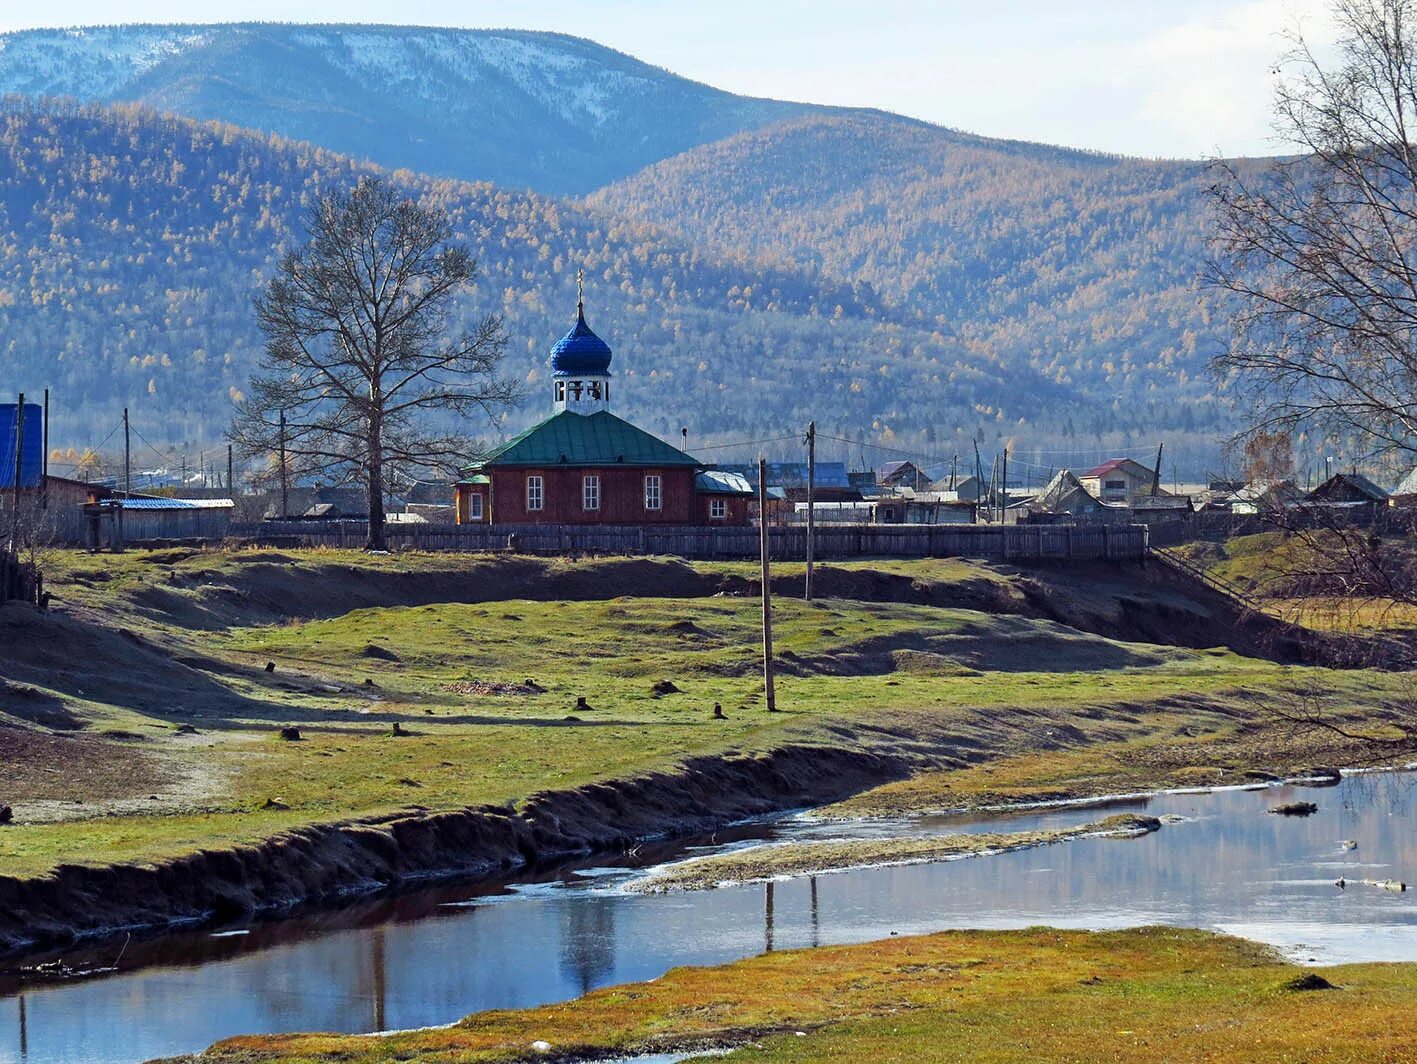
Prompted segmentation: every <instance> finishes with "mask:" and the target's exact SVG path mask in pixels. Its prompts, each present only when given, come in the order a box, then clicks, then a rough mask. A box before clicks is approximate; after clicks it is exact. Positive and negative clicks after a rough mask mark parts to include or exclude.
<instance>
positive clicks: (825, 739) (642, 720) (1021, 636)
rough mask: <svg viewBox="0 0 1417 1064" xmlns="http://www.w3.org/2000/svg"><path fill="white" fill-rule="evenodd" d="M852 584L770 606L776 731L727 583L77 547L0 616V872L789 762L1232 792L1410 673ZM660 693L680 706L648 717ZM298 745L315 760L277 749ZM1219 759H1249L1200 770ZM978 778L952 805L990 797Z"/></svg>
mask: <svg viewBox="0 0 1417 1064" xmlns="http://www.w3.org/2000/svg"><path fill="white" fill-rule="evenodd" d="M840 572H841V574H843V575H841V576H840V577H839V578H833V579H837V580H838V590H839V591H841V592H843V593H844V594H843V597H839V598H830V599H825V600H822V601H818V602H816V603H813V604H810V605H809V604H805V603H803V602H801V601H800V600H792V599H783V600H780V601H779V603H778V607H779V608H778V610H777V625H778V628H777V646H778V648H779V653H778V661H779V667H780V669H781V673H782V675H781V680H780V688H779V705H780V706H781V707H782V708H783V712H780V713H776V714H768V713H767V712H765V710H764V708H763V706H762V703H761V696H760V691H759V687H760V681H759V677H758V668H759V665H758V650H757V633H758V627H757V626H758V605H757V602H756V600H755V599H754V598H752V597H747V596H745V595H743V594H742V592H743V591H744V590H745V589H746V590H750V587H749V585H747V584H746V582H745V581H744V579H743V574H742V573H741V572H739V571H737V570H736V569H735V567H733V566H709V565H704V566H697V567H689V566H685V565H682V564H678V563H669V562H645V561H637V562H629V561H617V560H603V561H588V562H545V561H537V560H533V559H478V558H452V557H449V556H446V555H441V556H438V555H431V556H417V555H401V556H396V557H391V558H364V557H363V556H362V555H355V554H340V553H338V552H318V551H316V552H308V553H299V554H291V555H285V554H277V553H274V552H261V551H256V552H236V553H223V552H210V553H196V552H171V551H169V552H139V553H134V554H129V555H125V556H122V557H118V558H113V557H108V556H99V557H92V556H87V555H82V554H73V555H68V556H65V557H64V558H63V559H61V561H60V563H59V564H57V565H56V566H55V567H54V572H53V574H52V575H53V581H52V586H53V587H54V589H55V590H56V592H57V594H58V595H59V599H60V601H61V602H62V603H63V610H62V612H57V613H53V614H49V615H40V614H36V613H34V612H33V611H31V610H27V609H24V608H21V607H17V606H9V607H6V608H4V609H3V610H0V639H3V641H4V644H5V645H6V646H7V647H9V648H10V651H9V653H8V654H7V656H6V658H5V659H4V660H3V661H0V677H3V679H4V681H5V684H4V687H3V688H0V759H3V764H4V768H5V772H4V776H3V778H4V783H3V785H0V802H3V803H5V804H9V805H12V806H13V807H14V809H15V813H16V816H15V819H16V823H15V824H14V825H12V826H10V827H7V828H4V829H0V862H3V867H4V869H5V871H6V872H7V873H8V874H10V875H16V876H32V875H39V874H43V873H44V872H46V871H47V870H49V869H52V868H54V867H55V866H56V865H60V864H63V863H73V862H78V863H89V864H104V863H111V862H122V861H156V860H161V859H164V858H167V857H172V856H174V855H180V854H185V853H191V852H193V851H195V850H198V849H204V848H212V847H217V848H220V847H226V846H232V845H236V844H239V843H246V842H253V841H258V840H261V839H264V838H268V837H269V836H271V835H273V834H275V833H277V832H280V831H283V830H285V829H288V828H292V827H297V826H300V825H307V824H316V823H330V822H336V821H343V820H347V819H349V818H353V817H362V816H373V815H387V814H390V813H392V812H395V811H398V810H408V809H426V810H439V809H452V808H460V807H463V806H469V805H480V804H486V803H492V804H497V805H502V806H515V805H517V804H518V803H521V802H524V801H525V800H526V799H527V798H528V797H530V796H532V795H534V794H537V793H539V792H544V791H547V790H558V791H564V790H569V789H572V788H576V787H579V786H582V785H584V784H587V783H590V782H593V781H598V780H607V779H620V778H626V777H632V776H637V775H642V774H644V773H647V772H652V771H657V770H672V769H673V768H674V767H675V766H676V765H678V764H680V763H682V762H683V761H684V760H685V759H686V758H691V757H695V756H698V755H708V754H722V755H730V756H738V757H751V756H754V755H756V754H760V753H764V752H767V751H772V750H777V749H780V748H782V747H784V746H788V745H797V746H808V747H811V746H818V747H823V748H828V749H833V750H848V751H861V752H866V753H874V754H885V755H887V756H888V757H890V758H892V759H894V763H898V764H900V765H902V766H914V767H915V768H916V769H917V770H919V771H921V772H929V773H934V775H933V776H926V777H922V778H926V779H935V780H938V781H939V782H940V783H941V784H942V786H941V787H937V788H935V789H934V791H933V792H932V794H933V795H934V797H935V798H936V800H938V799H939V796H940V795H946V796H947V798H948V801H949V804H958V801H957V800H956V798H955V797H954V792H952V791H950V787H951V786H952V784H951V783H950V782H949V781H951V780H955V779H957V778H960V777H961V776H963V777H965V778H969V779H973V780H976V781H978V780H979V779H980V777H979V776H977V775H975V776H971V775H970V774H971V773H983V772H986V771H988V769H987V767H985V766H988V765H991V764H997V765H1002V766H1008V771H1009V772H1011V773H1013V775H1012V776H1011V777H1010V783H1011V785H1012V786H1013V787H1014V788H1015V789H1016V790H1022V789H1025V788H1026V786H1027V785H1029V784H1032V785H1035V786H1039V785H1046V788H1047V789H1048V790H1049V791H1050V793H1051V792H1053V791H1056V790H1059V789H1064V788H1066V787H1067V786H1069V784H1068V783H1067V780H1068V778H1070V777H1077V776H1080V775H1084V774H1087V772H1088V771H1090V770H1089V769H1087V767H1086V766H1083V767H1079V766H1080V765H1081V762H1080V761H1079V760H1078V759H1086V758H1089V757H1094V756H1095V757H1097V758H1113V759H1115V760H1116V761H1118V762H1124V763H1128V764H1133V765H1135V764H1138V763H1145V762H1144V760H1142V759H1136V758H1132V757H1131V755H1130V754H1129V751H1137V750H1142V751H1149V752H1150V754H1149V756H1152V758H1153V760H1155V758H1156V756H1157V755H1156V752H1157V751H1166V752H1167V756H1169V757H1170V758H1171V760H1172V761H1173V762H1175V763H1176V765H1177V766H1178V768H1180V769H1186V770H1188V771H1190V770H1195V771H1204V772H1209V770H1210V769H1212V768H1214V767H1217V766H1218V767H1219V771H1218V772H1214V773H1211V774H1210V775H1208V776H1207V779H1208V780H1209V781H1219V780H1222V779H1227V778H1234V777H1235V776H1236V775H1237V774H1238V772H1239V771H1240V770H1241V769H1242V768H1244V767H1250V766H1252V765H1253V764H1255V762H1256V761H1260V762H1261V763H1262V764H1264V765H1265V766H1266V767H1269V766H1272V765H1275V764H1277V763H1279V762H1281V761H1283V760H1284V759H1285V758H1287V757H1292V758H1297V759H1303V760H1308V759H1315V760H1317V759H1320V758H1322V759H1324V760H1328V759H1331V758H1337V757H1340V756H1350V757H1351V756H1353V754H1352V751H1351V750H1349V751H1346V754H1345V750H1344V748H1343V746H1342V744H1340V743H1337V740H1336V739H1335V740H1333V741H1332V742H1329V741H1328V740H1326V743H1327V745H1323V744H1318V743H1307V744H1296V743H1295V742H1294V737H1293V736H1292V735H1289V736H1285V735H1282V734H1280V733H1278V732H1274V731H1265V730H1264V721H1265V720H1266V719H1267V714H1268V712H1269V708H1268V707H1269V700H1270V699H1272V698H1273V697H1275V693H1276V692H1282V691H1284V690H1286V689H1290V688H1295V687H1303V688H1305V689H1314V688H1321V689H1322V691H1323V694H1322V698H1323V699H1324V700H1325V702H1326V704H1328V705H1330V706H1331V707H1332V710H1333V712H1334V713H1335V714H1337V716H1336V718H1335V719H1341V720H1350V721H1367V720H1372V719H1373V718H1375V717H1378V716H1380V714H1381V712H1382V707H1383V703H1384V700H1385V699H1386V698H1387V697H1388V696H1389V693H1390V691H1389V688H1390V687H1391V685H1392V684H1394V683H1395V682H1397V681H1396V680H1395V679H1394V678H1392V677H1389V676H1386V675H1384V674H1376V673H1366V672H1352V673H1332V672H1326V671H1323V670H1315V669H1296V668H1286V667H1283V666H1279V665H1275V664H1273V663H1270V662H1267V661H1259V660H1254V659H1248V658H1242V657H1239V656H1237V655H1234V654H1232V653H1229V652H1225V651H1217V650H1208V651H1207V650H1189V649H1182V648H1177V647H1170V646H1160V645H1149V644H1136V643H1125V642H1120V641H1117V640H1115V639H1109V638H1105V637H1102V636H1098V635H1093V634H1090V633H1088V632H1084V631H1080V630H1078V629H1076V628H1071V627H1068V626H1066V625H1064V624H1061V623H1059V622H1058V621H1055V620H1048V619H1044V618H1040V617H1037V616H1030V615H1028V614H1027V613H1026V612H1022V611H1024V610H1025V607H1026V605H1027V603H1026V601H1025V600H1026V599H1027V598H1028V596H1027V595H1025V594H1024V592H1023V591H1022V590H1021V587H1020V585H1021V582H1022V581H1023V578H1021V577H1020V576H1018V574H1016V573H1013V572H1011V571H1007V570H1003V569H996V568H991V567H989V566H983V565H976V564H970V563H961V562H941V563H923V564H918V565H909V566H907V565H903V564H900V563H887V564H882V565H881V566H880V568H879V569H873V568H872V567H871V565H870V564H863V565H860V566H856V567H842V568H841V569H840ZM910 573H913V574H914V575H913V576H911V575H908V574H910ZM787 578H788V579H791V578H792V574H791V573H790V572H789V573H788V574H787ZM716 589H717V590H720V591H722V592H723V593H722V594H717V595H716V594H715V590H716ZM621 592H624V593H626V594H620V593H621ZM845 593H850V594H851V595H855V596H856V597H846V595H845ZM1069 593H1070V594H1072V595H1074V596H1077V595H1080V594H1081V593H1082V591H1081V589H1080V588H1078V587H1074V588H1072V589H1071V591H1070V592H1069ZM1133 593H1134V594H1137V595H1140V594H1141V591H1134V592H1133ZM877 594H886V595H891V596H898V597H914V598H916V599H918V600H920V601H875V600H873V598H872V596H873V595H877ZM612 595H617V596H618V597H610V596H612ZM551 596H556V597H551ZM379 602H382V603H384V604H383V605H376V604H375V603H379ZM955 603H958V604H955ZM965 604H967V605H965ZM1093 605H1094V607H1095V611H1096V612H1097V613H1099V614H1100V613H1105V612H1106V610H1105V609H1104V606H1105V603H1094V604H1093ZM370 646H375V647H377V648H380V650H381V651H387V652H389V653H390V654H392V655H394V656H395V657H396V658H397V659H398V660H387V659H386V658H383V657H369V656H367V654H368V653H369V651H368V648H369V647H370ZM267 662H270V663H272V664H273V666H274V668H273V669H272V670H271V671H267V670H266V668H265V665H266V663H267ZM527 680H531V681H533V683H534V685H535V686H534V687H529V686H527V685H526V681H527ZM662 680H670V681H672V682H673V683H674V685H675V686H676V687H677V688H679V692H678V693H673V694H666V695H660V696H657V695H656V694H655V693H654V686H655V685H656V684H657V683H658V682H660V681H662ZM366 681H369V682H368V683H366ZM578 698H585V699H586V701H587V703H588V705H589V706H590V707H591V708H590V709H589V710H581V709H578V708H577V699H578ZM714 703H719V704H721V705H722V706H723V708H724V710H725V713H726V715H727V718H728V719H727V720H713V719H711V715H710V714H711V709H712V706H713V705H714ZM395 724H398V725H399V727H400V730H401V731H402V732H404V733H405V734H402V735H397V736H396V735H394V734H393V726H394V725H395ZM287 725H290V726H296V727H298V728H299V729H300V730H301V732H302V735H303V740H302V741H300V742H284V741H281V740H280V739H279V738H278V737H277V734H276V733H277V730H278V729H279V728H280V727H282V726H287ZM182 726H189V727H190V728H194V729H195V731H188V730H179V728H182ZM1217 742H1220V743H1227V742H1228V743H1232V744H1240V746H1239V747H1237V750H1238V749H1240V748H1243V749H1244V753H1243V754H1242V753H1239V752H1236V751H1232V752H1231V753H1230V754H1229V755H1227V756H1226V757H1225V758H1223V759H1222V758H1218V757H1217V756H1216V754H1215V751H1214V750H1213V749H1212V748H1211V747H1210V746H1209V745H1208V744H1212V743H1217ZM1246 743H1248V744H1249V745H1248V746H1247V747H1246V746H1245V744H1246ZM1335 744H1336V745H1335ZM1296 751H1297V752H1296ZM1094 752H1096V753H1094ZM1102 752H1105V753H1102ZM1030 758H1032V759H1034V760H1032V761H1030V760H1029V759H1030ZM1001 759H1004V760H1001ZM1010 759H1012V760H1010ZM1299 763H1303V761H1302V760H1300V761H1299ZM1098 775H1101V774H1100V773H1098ZM1137 775H1138V774H1137V773H1134V774H1133V777H1132V778H1136V777H1137ZM901 786H909V785H908V784H902V785H901ZM972 786H973V790H971V789H970V788H965V789H964V790H963V792H961V793H962V795H963V796H964V797H965V799H966V800H967V797H968V795H969V794H972V793H979V794H984V793H988V792H989V788H988V787H986V786H983V785H977V783H976V785H972ZM1083 789H1085V788H1083Z"/></svg>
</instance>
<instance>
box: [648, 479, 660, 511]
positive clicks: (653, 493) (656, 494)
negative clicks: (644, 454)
mask: <svg viewBox="0 0 1417 1064" xmlns="http://www.w3.org/2000/svg"><path fill="white" fill-rule="evenodd" d="M660 488H661V484H660V479H659V474H658V473H650V474H648V475H647V476H646V477H645V509H646V510H658V509H660V507H661V506H662V505H663V497H662V495H661V491H660Z"/></svg>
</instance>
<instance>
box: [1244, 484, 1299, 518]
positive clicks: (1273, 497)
mask: <svg viewBox="0 0 1417 1064" xmlns="http://www.w3.org/2000/svg"><path fill="white" fill-rule="evenodd" d="M1302 499H1303V495H1302V493H1301V492H1300V491H1299V489H1298V488H1297V487H1295V486H1294V482H1293V481H1292V480H1284V479H1277V478H1274V477H1263V478H1261V479H1259V480H1252V481H1250V482H1249V483H1248V484H1246V485H1245V486H1244V487H1243V488H1241V489H1240V490H1239V491H1237V492H1236V493H1235V494H1234V495H1233V496H1231V499H1230V512H1231V513H1236V514H1264V513H1273V512H1275V511H1278V510H1287V509H1289V508H1291V507H1293V506H1296V505H1297V504H1298V503H1299V502H1300V501H1301V500H1302Z"/></svg>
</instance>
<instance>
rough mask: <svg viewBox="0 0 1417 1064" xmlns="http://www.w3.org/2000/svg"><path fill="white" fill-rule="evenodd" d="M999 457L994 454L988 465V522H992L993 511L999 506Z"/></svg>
mask: <svg viewBox="0 0 1417 1064" xmlns="http://www.w3.org/2000/svg"><path fill="white" fill-rule="evenodd" d="M998 492H999V456H998V455H997V454H996V455H995V456H994V460H993V461H992V462H990V463H989V494H988V496H987V498H988V502H989V522H990V523H991V524H992V523H993V521H994V511H995V508H996V507H997V506H998V504H999V495H998Z"/></svg>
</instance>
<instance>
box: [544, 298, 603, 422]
mask: <svg viewBox="0 0 1417 1064" xmlns="http://www.w3.org/2000/svg"><path fill="white" fill-rule="evenodd" d="M610 359H611V352H610V345H609V344H607V343H606V342H605V341H604V340H602V339H601V338H600V337H599V336H596V335H595V333H594V332H592V331H591V328H590V326H589V325H587V324H586V320H585V288H584V278H583V274H582V272H581V271H579V270H577V271H576V324H575V326H574V327H573V328H572V329H571V331H570V332H568V333H567V334H566V335H565V336H563V337H561V339H560V340H559V341H557V343H556V346H555V347H553V348H552V349H551V387H552V389H553V406H554V409H555V411H556V413H558V414H559V413H562V412H563V411H570V412H571V413H573V414H594V413H598V412H599V411H601V410H609V409H610Z"/></svg>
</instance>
